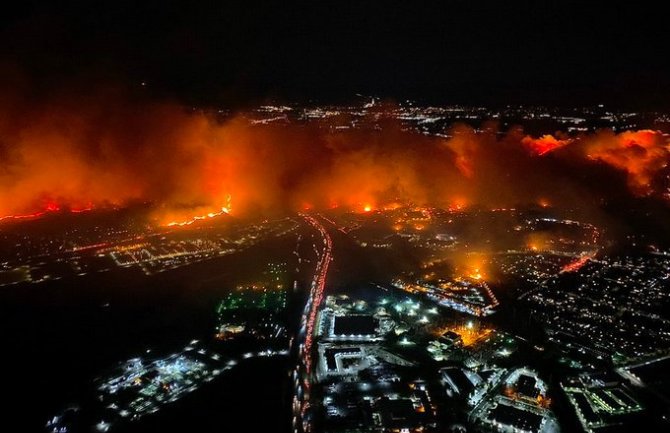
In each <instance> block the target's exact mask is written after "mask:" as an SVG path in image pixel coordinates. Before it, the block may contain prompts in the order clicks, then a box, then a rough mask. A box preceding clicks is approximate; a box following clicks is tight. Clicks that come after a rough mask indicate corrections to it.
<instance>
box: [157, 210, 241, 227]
mask: <svg viewBox="0 0 670 433" xmlns="http://www.w3.org/2000/svg"><path fill="white" fill-rule="evenodd" d="M224 214H225V215H228V214H230V210H229V209H228V208H227V207H222V208H221V210H220V211H218V212H209V213H207V214H205V215H196V216H194V217H191V218H190V219H187V220H184V221H171V222H169V223H167V224H166V226H168V227H184V226H190V225H191V224H193V223H196V222H198V221H202V220H206V219H210V218H216V217H218V216H221V215H224Z"/></svg>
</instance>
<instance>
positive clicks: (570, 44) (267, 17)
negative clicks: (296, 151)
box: [0, 0, 670, 109]
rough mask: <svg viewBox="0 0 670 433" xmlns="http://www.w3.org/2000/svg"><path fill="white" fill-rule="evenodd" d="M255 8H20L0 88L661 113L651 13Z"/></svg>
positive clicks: (368, 5)
mask: <svg viewBox="0 0 670 433" xmlns="http://www.w3.org/2000/svg"><path fill="white" fill-rule="evenodd" d="M168 3H169V4H168ZM264 3H265V2H257V1H249V0H246V1H235V0H233V1H218V2H214V1H206V2H193V1H184V2H165V1H156V2H131V1H127V0H117V1H113V2H95V1H78V2H74V1H64V2H49V1H26V2H20V4H19V5H16V6H14V8H13V9H12V10H4V11H3V13H2V15H0V37H1V38H2V44H1V48H0V66H1V67H2V72H0V79H2V80H3V81H5V85H7V83H9V85H10V86H22V87H24V88H28V89H30V92H32V93H34V94H35V95H41V94H43V93H53V92H58V91H61V90H62V89H64V88H67V89H75V90H79V91H82V92H86V91H89V90H90V89H91V88H95V87H97V86H104V85H120V86H124V87H129V88H133V87H135V86H140V83H141V82H143V81H144V82H146V83H147V86H146V88H144V89H143V90H142V91H144V92H147V94H149V95H151V96H152V97H160V98H170V99H176V100H179V101H182V102H184V103H193V104H212V105H246V104H253V103H258V102H263V101H273V100H276V101H295V102H300V101H307V100H311V101H320V102H345V101H348V100H351V99H352V98H353V97H355V95H356V94H357V93H360V94H365V95H376V96H380V97H385V98H389V99H395V100H404V99H406V98H411V99H415V100H418V101H423V102H426V103H444V104H448V103H465V104H488V105H504V104H519V103H520V104H550V105H551V104H558V105H570V106H575V105H588V104H596V103H601V102H602V103H606V104H611V105H616V106H619V107H622V108H628V107H630V108H636V109H655V108H670V66H669V63H670V62H668V60H667V57H668V49H667V46H668V43H669V42H668V40H669V39H670V38H668V33H667V31H668V26H667V21H666V20H665V18H664V17H663V14H662V13H661V12H660V11H658V10H656V9H655V8H654V7H653V5H651V2H649V3H650V4H649V5H645V4H644V2H631V3H630V4H629V5H627V6H626V5H624V6H621V5H619V4H616V5H615V4H614V3H612V2H598V1H583V0H582V1H553V2H548V1H547V2H540V1H516V0H514V1H460V0H443V1H440V2H413V1H405V2H391V1H388V2H364V1H353V2H345V1H341V2H321V1H313V2H307V3H304V4H300V5H295V4H293V3H292V4H291V5H287V4H284V3H288V2H277V3H278V4H276V5H274V6H268V5H266V4H264ZM419 3H421V4H419Z"/></svg>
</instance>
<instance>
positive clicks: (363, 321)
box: [333, 315, 377, 335]
mask: <svg viewBox="0 0 670 433" xmlns="http://www.w3.org/2000/svg"><path fill="white" fill-rule="evenodd" d="M334 320H335V326H334V329H333V332H334V334H335V335H375V334H376V333H377V332H376V328H377V320H376V319H375V318H374V317H372V316H369V315H355V316H335V318H334Z"/></svg>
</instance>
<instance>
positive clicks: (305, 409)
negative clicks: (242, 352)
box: [292, 214, 333, 433]
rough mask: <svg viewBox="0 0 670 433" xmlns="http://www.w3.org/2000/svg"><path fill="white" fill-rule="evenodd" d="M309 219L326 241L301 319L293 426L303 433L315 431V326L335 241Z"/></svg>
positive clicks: (297, 341) (306, 217)
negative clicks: (312, 399) (311, 400)
mask: <svg viewBox="0 0 670 433" xmlns="http://www.w3.org/2000/svg"><path fill="white" fill-rule="evenodd" d="M302 217H303V218H304V219H305V221H306V222H307V223H308V224H309V225H310V226H312V227H313V228H315V229H316V230H317V231H318V232H319V234H320V236H321V241H322V242H323V250H321V253H320V254H319V250H318V248H317V249H316V250H317V255H318V262H317V265H316V269H315V271H314V277H313V279H312V283H311V286H310V293H309V297H308V298H307V302H306V303H305V309H304V310H303V314H302V318H301V326H300V331H299V334H298V339H297V340H296V343H297V344H298V345H299V346H298V347H299V349H298V361H297V365H296V368H295V370H294V372H293V379H294V388H295V391H294V397H293V406H292V409H293V429H294V432H296V433H299V432H300V431H302V432H309V431H311V430H312V423H311V416H310V413H309V412H310V411H309V409H310V405H309V395H310V388H311V382H310V381H311V379H312V372H313V365H314V362H313V359H312V355H313V352H314V350H313V347H312V345H313V343H314V326H315V323H316V320H317V316H318V313H319V307H320V306H321V303H322V301H323V293H324V290H325V287H326V277H327V275H328V268H329V266H330V262H331V261H332V260H333V256H332V251H333V241H332V239H331V237H330V235H329V234H328V232H327V230H326V229H325V227H324V226H323V225H322V224H321V223H320V222H319V221H318V220H317V219H316V218H314V217H312V216H310V215H306V214H303V215H302Z"/></svg>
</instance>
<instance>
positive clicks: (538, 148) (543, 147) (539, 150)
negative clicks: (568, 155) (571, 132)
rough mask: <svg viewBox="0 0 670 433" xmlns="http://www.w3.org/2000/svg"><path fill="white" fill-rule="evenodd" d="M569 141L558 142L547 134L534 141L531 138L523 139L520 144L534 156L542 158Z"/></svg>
mask: <svg viewBox="0 0 670 433" xmlns="http://www.w3.org/2000/svg"><path fill="white" fill-rule="evenodd" d="M571 141H572V140H559V139H557V138H556V137H554V136H553V135H550V134H547V135H543V136H542V137H540V138H535V139H534V138H532V137H524V139H523V140H521V143H522V144H523V145H524V146H526V147H527V148H528V149H529V150H530V151H531V152H533V153H534V154H536V155H538V156H543V155H546V154H547V153H549V152H553V151H554V150H556V149H560V148H561V147H563V146H565V145H567V144H569V143H570V142H571Z"/></svg>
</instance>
